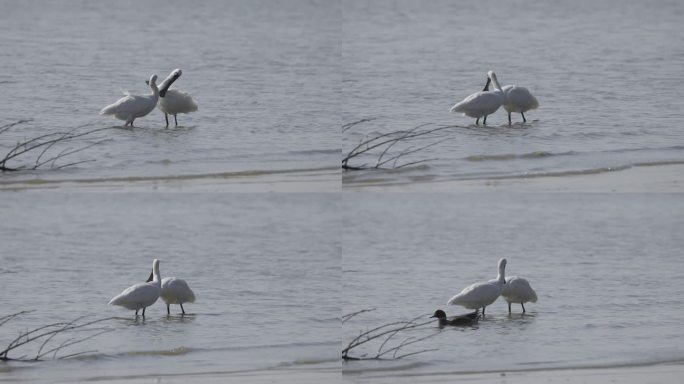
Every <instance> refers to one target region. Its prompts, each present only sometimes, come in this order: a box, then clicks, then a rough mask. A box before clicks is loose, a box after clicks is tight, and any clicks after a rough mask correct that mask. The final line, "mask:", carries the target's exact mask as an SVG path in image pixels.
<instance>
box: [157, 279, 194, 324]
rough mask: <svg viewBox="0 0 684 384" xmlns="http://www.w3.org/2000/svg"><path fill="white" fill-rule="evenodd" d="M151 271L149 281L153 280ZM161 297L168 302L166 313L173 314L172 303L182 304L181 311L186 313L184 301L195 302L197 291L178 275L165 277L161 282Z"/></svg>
mask: <svg viewBox="0 0 684 384" xmlns="http://www.w3.org/2000/svg"><path fill="white" fill-rule="evenodd" d="M153 274H154V272H153V273H151V274H150V277H149V278H148V279H147V281H148V282H149V281H151V280H152V275H153ZM161 298H162V300H164V302H165V303H166V314H168V315H170V314H171V304H180V307H181V311H182V312H183V314H184V315H185V309H184V308H183V303H194V302H195V292H193V291H192V289H190V287H189V286H188V283H187V282H186V281H185V280H183V279H179V278H177V277H165V278H164V279H163V280H162V284H161Z"/></svg>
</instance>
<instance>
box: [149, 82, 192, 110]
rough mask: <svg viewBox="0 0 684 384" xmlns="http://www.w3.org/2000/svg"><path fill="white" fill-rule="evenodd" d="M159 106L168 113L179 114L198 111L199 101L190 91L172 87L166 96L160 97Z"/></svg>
mask: <svg viewBox="0 0 684 384" xmlns="http://www.w3.org/2000/svg"><path fill="white" fill-rule="evenodd" d="M157 108H159V110H160V111H162V112H164V113H166V114H169V115H177V114H179V113H190V112H195V111H197V102H195V100H194V99H193V98H192V96H191V95H190V94H189V93H187V92H184V91H181V90H180V89H176V88H171V89H169V90H168V91H167V92H166V95H165V96H164V97H160V98H159V101H158V102H157Z"/></svg>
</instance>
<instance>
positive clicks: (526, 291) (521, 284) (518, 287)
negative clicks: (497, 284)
mask: <svg viewBox="0 0 684 384" xmlns="http://www.w3.org/2000/svg"><path fill="white" fill-rule="evenodd" d="M501 296H503V298H504V299H506V301H507V302H509V303H527V302H532V303H536V302H537V292H535V291H534V289H532V286H530V282H529V281H527V280H526V279H523V278H522V277H518V276H511V277H509V278H507V279H506V284H505V285H504V287H503V289H502V290H501Z"/></svg>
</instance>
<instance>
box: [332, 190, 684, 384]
mask: <svg viewBox="0 0 684 384" xmlns="http://www.w3.org/2000/svg"><path fill="white" fill-rule="evenodd" d="M680 203H681V196H679V195H666V194H663V195H657V196H654V195H652V194H629V195H614V194H567V195H565V194H555V195H554V194H534V195H504V194H484V195H474V194H473V195H470V194H460V195H449V194H429V195H428V194H385V195H379V194H352V195H346V196H345V198H344V201H343V204H342V209H343V210H344V211H345V216H344V220H343V227H344V232H343V244H344V254H343V255H344V257H343V272H342V276H343V289H344V292H345V294H344V295H343V296H342V300H343V302H342V307H343V312H344V313H351V312H355V311H357V310H361V309H371V308H375V310H374V311H372V312H368V313H364V314H361V315H358V316H357V317H355V318H354V319H352V320H350V321H348V322H346V323H345V324H344V325H343V329H342V330H343V339H344V340H347V342H348V341H349V340H351V338H353V337H355V336H356V335H357V334H358V332H359V330H362V329H364V330H365V329H367V328H372V327H373V326H378V325H381V324H385V323H389V322H392V321H397V320H408V319H411V318H413V317H415V316H419V315H421V314H424V313H430V314H431V313H432V312H434V311H435V310H436V309H438V308H441V309H444V310H446V311H447V314H449V315H456V314H459V313H465V312H467V311H469V310H467V309H464V308H462V307H457V306H448V307H447V306H446V305H445V303H446V302H447V300H449V298H451V297H452V296H453V295H455V294H456V293H458V292H460V291H461V289H462V288H464V287H466V286H467V285H469V284H471V283H474V282H477V281H483V280H484V281H486V280H489V279H493V278H496V274H497V260H498V259H499V258H500V257H505V258H507V259H508V265H507V268H506V273H507V275H509V276H510V275H518V276H522V277H525V278H527V279H528V280H529V281H530V283H531V284H532V287H533V288H534V289H535V290H536V291H537V294H538V297H539V301H538V302H537V303H536V304H528V305H526V308H527V314H525V315H524V316H521V314H520V312H521V310H520V306H519V305H514V307H513V309H514V311H513V312H514V313H513V314H512V315H510V316H509V315H508V308H507V305H506V302H505V301H503V299H501V298H500V299H499V300H498V301H497V302H495V303H494V304H492V305H491V306H489V307H487V311H486V312H487V315H486V318H485V319H483V320H481V321H480V323H479V326H478V327H476V328H450V329H449V328H448V329H446V330H445V331H444V332H442V333H440V334H438V335H436V336H434V337H432V338H430V339H427V340H425V341H423V342H421V343H418V344H416V345H414V346H409V347H407V348H406V349H405V350H406V352H411V351H417V350H421V349H429V348H437V349H439V350H438V351H433V352H427V353H424V354H419V355H415V356H411V357H408V358H405V359H402V360H399V361H393V362H388V361H383V362H377V361H370V362H353V361H352V362H349V363H346V364H345V365H344V366H343V370H344V372H345V374H347V376H348V377H350V378H354V377H368V378H370V377H374V376H385V377H386V376H388V375H389V376H391V375H394V374H407V373H413V374H424V373H437V372H450V373H454V372H455V373H459V372H476V371H494V372H496V371H500V370H527V369H544V368H553V367H585V366H603V365H613V364H627V365H629V364H636V363H645V362H651V363H652V362H664V361H675V360H679V361H681V360H682V359H684V347H683V346H682V343H681V342H680V337H679V334H680V333H681V322H682V320H683V313H682V305H684V299H682V298H683V297H684V288H683V286H682V284H680V280H681V278H680V277H681V275H682V273H684V267H683V266H682V263H681V250H682V248H683V247H684V240H682V238H681V236H680V234H679V229H680V228H682V225H684V214H682V212H681V210H673V209H672V208H673V207H675V206H679V205H681V204H680ZM425 319H426V320H427V316H426V317H425ZM435 330H437V327H436V326H435V327H432V328H429V329H426V330H423V331H420V332H414V333H413V334H409V335H407V336H414V337H417V336H419V335H427V334H429V333H431V332H434V331H435ZM397 339H398V340H401V339H400V338H397ZM397 339H395V340H397ZM373 348H376V349H377V345H375V346H374V347H370V348H367V349H365V350H363V352H373V351H374V349H373ZM357 354H360V352H358V353H357ZM356 375H361V376H356Z"/></svg>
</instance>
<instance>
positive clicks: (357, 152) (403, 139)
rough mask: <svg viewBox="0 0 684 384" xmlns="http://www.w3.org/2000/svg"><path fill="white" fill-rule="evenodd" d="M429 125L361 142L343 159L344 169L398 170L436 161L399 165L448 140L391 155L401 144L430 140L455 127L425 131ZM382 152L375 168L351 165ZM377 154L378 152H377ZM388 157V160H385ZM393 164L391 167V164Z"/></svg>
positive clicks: (444, 139)
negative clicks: (351, 161)
mask: <svg viewBox="0 0 684 384" xmlns="http://www.w3.org/2000/svg"><path fill="white" fill-rule="evenodd" d="M426 125H428V124H421V125H418V126H416V127H413V128H411V129H409V130H399V131H392V132H388V133H383V134H380V135H376V136H373V137H370V138H365V139H363V140H361V141H360V142H359V144H357V145H356V146H355V147H353V148H352V149H351V150H350V151H349V152H347V154H346V155H345V156H344V157H343V158H342V169H344V170H351V171H355V170H363V169H385V168H390V169H396V168H403V167H406V166H409V165H415V164H418V163H423V162H427V161H431V160H436V159H424V160H417V161H411V162H408V163H403V164H399V160H400V159H402V158H403V157H404V156H406V155H409V154H413V153H416V152H419V151H422V150H425V149H428V148H430V147H432V146H435V145H437V144H440V143H442V142H444V141H446V140H448V138H443V139H441V140H439V141H436V142H432V143H429V144H425V145H421V146H418V147H414V146H409V147H408V148H405V149H403V150H401V151H399V153H396V154H391V150H392V149H393V148H394V147H395V146H396V145H397V144H399V143H407V142H409V141H411V140H418V139H426V138H429V137H430V136H431V135H433V134H435V133H437V132H439V131H443V130H446V129H451V128H454V126H452V125H449V126H439V127H436V128H430V129H424V128H423V127H425V126H426ZM376 150H377V151H380V152H379V154H377V155H376V156H377V160H376V162H375V165H373V166H368V165H367V164H361V165H357V164H350V160H352V159H354V158H356V157H359V156H361V155H372V154H373V153H374V152H375V151H376ZM376 153H377V152H376ZM386 156H388V158H385V157H386ZM390 163H391V166H389V164H390Z"/></svg>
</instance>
